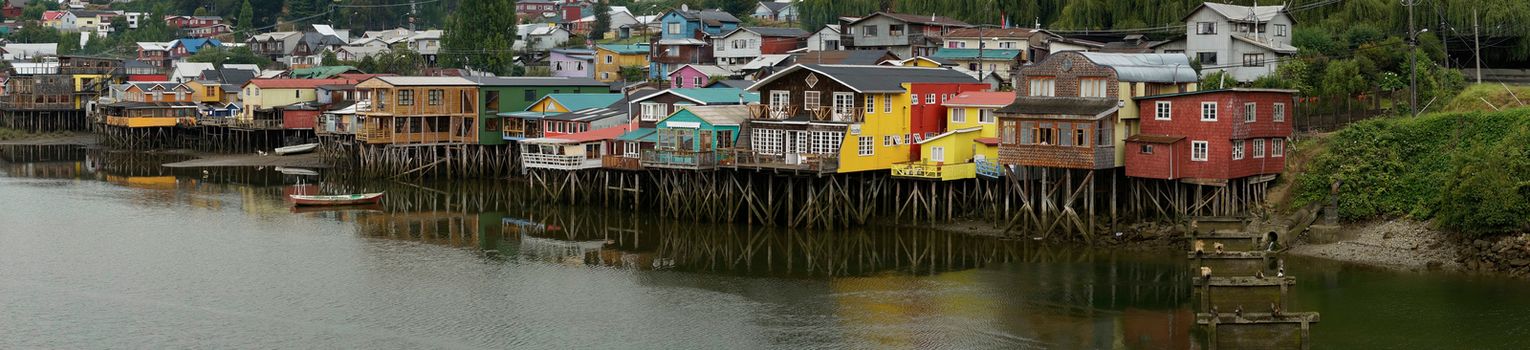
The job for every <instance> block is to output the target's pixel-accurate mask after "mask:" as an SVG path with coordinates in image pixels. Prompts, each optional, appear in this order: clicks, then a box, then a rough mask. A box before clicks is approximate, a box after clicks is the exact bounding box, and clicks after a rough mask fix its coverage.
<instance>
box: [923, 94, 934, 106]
mask: <svg viewBox="0 0 1530 350" xmlns="http://www.w3.org/2000/svg"><path fill="white" fill-rule="evenodd" d="M924 104H927V105H932V104H935V94H928V95H924Z"/></svg>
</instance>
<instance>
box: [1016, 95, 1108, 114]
mask: <svg viewBox="0 0 1530 350" xmlns="http://www.w3.org/2000/svg"><path fill="white" fill-rule="evenodd" d="M1118 103H1119V101H1117V100H1114V99H1109V98H1093V97H1030V96H1026V97H1020V98H1016V99H1015V102H1014V103H1011V104H1009V105H1008V106H1004V108H1000V109H999V110H998V112H999V113H1004V114H1025V115H1043V116H1048V117H1054V116H1055V117H1057V118H1061V119H1078V118H1068V116H1075V117H1084V118H1082V119H1094V118H1098V117H1101V116H1104V115H1105V114H1109V113H1110V112H1111V111H1114V110H1116V108H1117V107H1116V105H1117V104H1118Z"/></svg>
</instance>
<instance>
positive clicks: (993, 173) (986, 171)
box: [973, 159, 1004, 179]
mask: <svg viewBox="0 0 1530 350" xmlns="http://www.w3.org/2000/svg"><path fill="white" fill-rule="evenodd" d="M973 163H975V164H977V174H978V176H983V177H988V178H994V179H997V178H1002V177H1004V166H1002V165H999V163H997V162H994V161H991V160H986V159H979V160H977V161H974V162H973Z"/></svg>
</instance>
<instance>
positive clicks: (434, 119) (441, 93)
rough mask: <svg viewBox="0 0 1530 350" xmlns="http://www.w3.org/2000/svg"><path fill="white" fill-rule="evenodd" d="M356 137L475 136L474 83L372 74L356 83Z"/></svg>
mask: <svg viewBox="0 0 1530 350" xmlns="http://www.w3.org/2000/svg"><path fill="white" fill-rule="evenodd" d="M356 90H357V93H358V94H360V95H361V96H363V98H364V99H365V100H366V101H367V103H366V104H365V105H363V108H361V109H359V110H358V111H357V115H359V116H360V117H358V122H359V123H361V124H362V126H361V127H360V128H359V129H358V130H357V132H356V140H357V141H361V142H365V143H368V144H436V143H459V144H476V143H478V142H479V129H480V126H481V125H479V123H478V85H477V84H475V83H473V82H472V81H471V80H467V79H463V78H460V77H393V76H384V77H374V78H371V79H367V80H366V81H363V82H360V83H357V84H356Z"/></svg>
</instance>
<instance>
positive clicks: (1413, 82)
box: [1403, 0, 1418, 117]
mask: <svg viewBox="0 0 1530 350" xmlns="http://www.w3.org/2000/svg"><path fill="white" fill-rule="evenodd" d="M1415 5H1418V0H1403V6H1407V7H1408V110H1409V112H1410V113H1411V116H1414V117H1417V116H1418V31H1417V30H1415V29H1414V28H1413V7H1414V6H1415Z"/></svg>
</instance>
